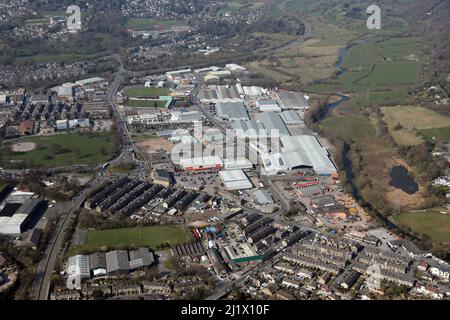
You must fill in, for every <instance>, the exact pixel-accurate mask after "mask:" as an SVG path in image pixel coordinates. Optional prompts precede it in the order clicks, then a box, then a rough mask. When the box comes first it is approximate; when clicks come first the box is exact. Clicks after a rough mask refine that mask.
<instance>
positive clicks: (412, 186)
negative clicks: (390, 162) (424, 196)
mask: <svg viewBox="0 0 450 320" xmlns="http://www.w3.org/2000/svg"><path fill="white" fill-rule="evenodd" d="M390 176H391V182H390V183H389V184H390V185H391V186H393V187H395V188H398V189H401V190H402V191H404V192H406V193H407V194H415V193H416V192H417V191H419V185H418V184H417V182H416V181H415V180H414V178H413V177H412V176H411V175H410V174H409V172H408V169H406V168H405V167H404V166H395V167H393V168H392V170H391V173H390Z"/></svg>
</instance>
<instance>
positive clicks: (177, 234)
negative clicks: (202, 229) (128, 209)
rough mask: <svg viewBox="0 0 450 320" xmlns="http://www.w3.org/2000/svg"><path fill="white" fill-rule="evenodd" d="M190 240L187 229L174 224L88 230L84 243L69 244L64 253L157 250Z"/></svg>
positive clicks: (70, 254) (190, 235) (69, 254)
mask: <svg viewBox="0 0 450 320" xmlns="http://www.w3.org/2000/svg"><path fill="white" fill-rule="evenodd" d="M191 240H192V234H191V233H190V232H189V230H188V229H186V228H184V227H181V226H175V225H165V226H149V227H135V228H122V229H110V230H89V231H88V234H87V236H86V239H85V241H84V243H83V244H82V245H73V246H71V247H70V248H69V250H68V251H67V253H66V255H67V256H72V255H76V254H78V253H82V252H95V251H101V250H105V249H106V248H117V249H120V248H129V247H138V246H144V247H150V248H151V249H153V250H157V249H159V246H161V245H165V244H170V245H174V244H180V243H186V242H189V241H191Z"/></svg>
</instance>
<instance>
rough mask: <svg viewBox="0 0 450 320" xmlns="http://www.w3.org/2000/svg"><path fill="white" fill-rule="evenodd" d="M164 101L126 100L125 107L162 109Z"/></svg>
mask: <svg viewBox="0 0 450 320" xmlns="http://www.w3.org/2000/svg"><path fill="white" fill-rule="evenodd" d="M165 105H166V101H159V100H158V101H150V100H128V102H127V106H130V107H135V108H164V106H165Z"/></svg>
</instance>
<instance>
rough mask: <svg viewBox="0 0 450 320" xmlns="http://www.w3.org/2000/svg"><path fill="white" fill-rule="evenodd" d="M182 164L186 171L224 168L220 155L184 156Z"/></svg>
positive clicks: (181, 160)
mask: <svg viewBox="0 0 450 320" xmlns="http://www.w3.org/2000/svg"><path fill="white" fill-rule="evenodd" d="M180 166H181V167H182V168H183V169H184V170H186V171H208V170H217V171H218V170H221V169H222V168H223V161H222V160H221V159H220V158H219V157H218V156H209V157H197V158H183V159H180Z"/></svg>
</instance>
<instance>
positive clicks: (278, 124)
mask: <svg viewBox="0 0 450 320" xmlns="http://www.w3.org/2000/svg"><path fill="white" fill-rule="evenodd" d="M256 120H258V121H260V122H262V124H263V125H264V128H265V129H266V131H267V132H268V133H269V134H270V135H271V136H273V135H274V133H275V132H274V131H273V130H278V133H279V135H280V136H282V135H289V130H288V128H287V127H286V125H285V124H284V122H283V120H281V117H280V115H279V114H278V113H275V112H266V113H258V114H257V115H256ZM272 133H273V134H272Z"/></svg>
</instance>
